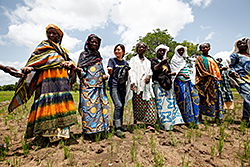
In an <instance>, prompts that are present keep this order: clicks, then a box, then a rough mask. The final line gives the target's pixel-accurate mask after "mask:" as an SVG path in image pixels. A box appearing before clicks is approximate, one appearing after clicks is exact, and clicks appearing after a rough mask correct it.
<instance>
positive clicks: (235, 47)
mask: <svg viewBox="0 0 250 167" xmlns="http://www.w3.org/2000/svg"><path fill="white" fill-rule="evenodd" d="M243 39H246V40H247V46H248V48H247V53H248V54H250V39H249V38H248V37H242V38H239V39H237V40H236V41H235V42H234V47H233V50H232V53H231V54H230V55H229V57H228V58H227V63H228V65H230V64H231V60H230V56H231V55H232V54H233V53H238V52H239V48H238V47H237V43H238V42H239V41H242V40H243Z"/></svg>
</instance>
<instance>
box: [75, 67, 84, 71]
mask: <svg viewBox="0 0 250 167" xmlns="http://www.w3.org/2000/svg"><path fill="white" fill-rule="evenodd" d="M75 70H76V72H82V71H83V69H82V68H80V67H76V68H75Z"/></svg>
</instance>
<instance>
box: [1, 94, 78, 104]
mask: <svg viewBox="0 0 250 167" xmlns="http://www.w3.org/2000/svg"><path fill="white" fill-rule="evenodd" d="M71 93H72V95H73V98H74V101H75V102H77V103H78V101H79V92H78V91H77V92H74V91H72V92H71ZM13 95H14V91H0V102H2V101H6V100H9V101H10V100H11V99H12V97H13Z"/></svg>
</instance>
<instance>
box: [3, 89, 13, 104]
mask: <svg viewBox="0 0 250 167" xmlns="http://www.w3.org/2000/svg"><path fill="white" fill-rule="evenodd" d="M13 95H14V91H0V102H2V101H6V100H11V98H12V96H13Z"/></svg>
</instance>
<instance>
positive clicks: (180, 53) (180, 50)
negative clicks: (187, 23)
mask: <svg viewBox="0 0 250 167" xmlns="http://www.w3.org/2000/svg"><path fill="white" fill-rule="evenodd" d="M177 52H178V53H179V55H180V56H182V55H183V53H184V48H180V49H178V50H177Z"/></svg>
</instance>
